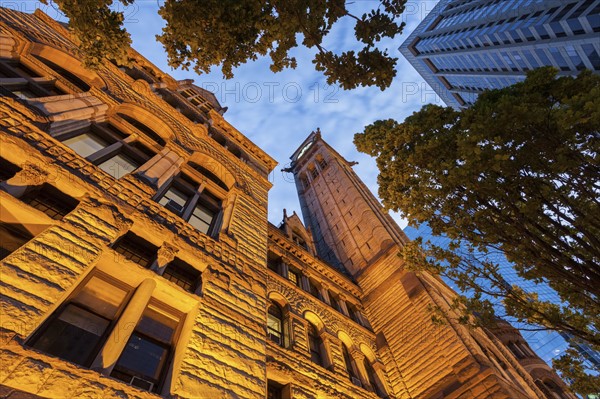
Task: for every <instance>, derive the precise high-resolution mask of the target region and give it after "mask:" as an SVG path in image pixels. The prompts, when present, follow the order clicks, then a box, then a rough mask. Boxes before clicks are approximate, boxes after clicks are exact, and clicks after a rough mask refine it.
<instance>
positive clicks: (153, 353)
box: [113, 333, 168, 383]
mask: <svg viewBox="0 0 600 399" xmlns="http://www.w3.org/2000/svg"><path fill="white" fill-rule="evenodd" d="M167 355H168V348H166V347H165V346H164V345H160V344H158V343H155V342H152V341H150V340H149V339H148V338H145V337H143V336H141V335H140V334H138V333H133V335H132V336H131V338H130V339H129V342H127V346H125V349H124V350H123V353H122V354H121V357H119V360H118V361H117V364H116V365H115V370H116V371H117V372H118V373H113V377H117V378H119V379H120V380H123V381H125V382H127V383H129V382H130V381H131V379H128V378H127V377H131V378H133V377H134V376H137V377H140V378H142V379H145V380H149V381H152V382H154V383H156V382H158V379H159V377H160V372H161V371H162V368H163V365H164V364H165V362H166V360H167Z"/></svg>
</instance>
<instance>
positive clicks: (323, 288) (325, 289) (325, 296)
mask: <svg viewBox="0 0 600 399" xmlns="http://www.w3.org/2000/svg"><path fill="white" fill-rule="evenodd" d="M328 288H329V286H328V285H326V284H324V283H321V287H320V288H319V294H320V295H321V299H322V300H323V302H325V303H326V304H328V305H330V306H331V301H330V300H329V289H328Z"/></svg>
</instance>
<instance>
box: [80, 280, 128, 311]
mask: <svg viewBox="0 0 600 399" xmlns="http://www.w3.org/2000/svg"><path fill="white" fill-rule="evenodd" d="M126 295H127V291H125V290H122V289H120V288H117V287H115V286H114V285H112V284H110V283H108V282H106V281H104V280H101V279H99V278H98V277H92V278H91V279H90V281H88V283H87V284H86V285H85V287H84V288H83V289H82V290H81V291H80V292H79V294H77V296H76V297H75V298H74V299H73V302H75V303H79V304H81V305H83V306H85V307H87V308H89V309H94V311H95V312H96V313H98V314H99V315H100V316H103V317H106V318H107V319H113V318H114V317H115V316H116V314H117V310H118V309H119V306H121V304H122V303H123V300H125V296H126Z"/></svg>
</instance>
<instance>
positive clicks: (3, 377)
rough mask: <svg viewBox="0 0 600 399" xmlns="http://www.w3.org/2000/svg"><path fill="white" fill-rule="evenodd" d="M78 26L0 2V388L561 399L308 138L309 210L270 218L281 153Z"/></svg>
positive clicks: (186, 88) (82, 393)
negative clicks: (460, 309) (92, 59)
mask: <svg viewBox="0 0 600 399" xmlns="http://www.w3.org/2000/svg"><path fill="white" fill-rule="evenodd" d="M76 43H77V41H76V39H75V38H74V37H72V36H71V35H70V34H69V32H68V30H67V29H66V28H65V27H64V26H63V25H61V24H59V23H57V22H55V21H53V20H52V19H50V18H49V17H48V16H47V15H45V14H43V13H41V12H39V11H36V13H34V14H24V13H20V12H16V11H12V10H8V9H3V8H0V82H1V84H0V130H1V147H0V163H1V165H0V209H1V212H0V222H1V223H0V251H1V252H0V268H1V269H0V272H1V274H0V289H1V293H2V296H1V300H0V306H1V307H0V396H2V397H5V398H13V399H14V398H37V397H42V398H116V397H118V398H157V397H172V398H207V399H213V398H265V397H266V398H269V399H277V398H286V399H292V398H294V399H298V398H300V399H309V398H310V399H313V398H347V399H351V398H377V397H382V398H398V399H409V398H411V399H412V398H432V399H437V398H511V399H519V398H556V397H560V398H572V397H573V396H572V395H571V394H569V393H568V392H566V391H565V390H564V389H563V388H564V385H561V384H560V380H558V382H557V383H555V384H554V385H555V386H557V387H558V388H557V389H554V392H552V391H551V390H548V389H547V390H545V391H544V390H543V389H541V388H540V384H542V385H543V384H544V383H545V382H547V381H554V380H557V377H556V376H555V375H553V374H552V373H550V374H549V376H544V377H540V378H538V379H539V380H540V381H536V380H535V377H532V375H530V374H529V373H528V370H527V369H526V367H524V366H523V365H522V364H520V363H519V360H518V359H517V357H515V355H514V354H513V353H511V350H510V347H508V346H506V345H503V344H502V343H501V342H500V341H499V339H498V338H497V336H496V335H493V334H492V335H489V336H488V335H487V334H486V332H485V331H483V330H467V329H466V328H465V327H463V326H461V325H459V324H457V323H455V322H454V321H453V319H452V312H451V311H450V308H449V305H448V304H449V302H450V301H451V300H452V297H453V296H454V293H453V292H452V291H451V290H450V289H449V288H448V287H447V286H445V285H444V284H443V283H442V282H441V281H440V280H438V279H437V278H434V277H432V276H428V275H419V276H417V275H415V274H413V273H410V272H407V271H406V270H404V265H403V264H402V261H401V260H400V258H398V257H397V256H396V253H397V252H398V249H399V248H400V247H401V246H402V245H403V243H404V242H405V241H406V237H405V236H404V234H403V233H402V232H401V230H400V229H399V228H398V227H397V226H396V225H395V223H394V222H393V221H392V220H391V219H390V218H389V216H387V215H386V214H385V213H384V212H383V210H382V209H381V207H380V205H379V204H378V203H377V201H376V200H375V198H374V197H373V196H372V194H371V193H370V192H369V191H368V190H367V189H366V187H365V186H364V185H363V184H362V182H360V180H359V179H358V177H357V176H356V175H355V174H354V172H353V171H352V169H351V164H350V163H348V162H347V161H346V160H344V159H343V158H342V157H341V156H340V155H339V154H337V153H336V152H335V151H334V150H333V149H332V148H331V147H329V146H328V145H327V144H326V143H325V142H324V141H323V140H322V138H321V137H320V134H318V133H313V134H311V135H310V136H309V138H308V139H307V140H306V141H305V142H304V143H303V145H302V146H301V148H300V149H298V150H297V151H296V152H295V154H294V156H293V158H292V159H293V162H292V167H291V169H290V170H289V171H290V172H293V173H294V176H295V177H296V181H297V186H298V192H299V195H300V198H301V203H302V208H303V209H302V213H303V215H304V217H305V222H306V227H305V225H304V224H303V223H302V221H301V220H300V218H299V217H298V215H296V214H295V213H293V214H292V215H291V216H288V215H287V214H286V215H284V219H283V222H282V224H281V225H280V226H278V227H277V226H274V225H272V224H269V223H268V221H267V193H268V190H269V188H270V187H271V184H270V182H269V180H268V174H269V172H271V171H272V170H273V169H274V167H275V166H276V162H275V161H274V160H273V159H272V158H271V157H270V156H269V155H268V154H266V153H265V152H264V151H262V150H261V149H260V148H259V147H258V146H257V145H255V144H254V143H252V142H251V141H249V140H248V139H247V138H246V137H245V136H244V135H243V134H242V133H240V132H239V131H238V130H236V129H235V128H234V127H233V126H231V125H230V124H229V123H228V122H227V121H226V120H225V119H224V118H223V112H224V110H223V109H222V108H221V106H220V105H219V103H218V101H216V99H215V98H214V96H212V95H211V94H210V93H208V92H206V91H204V90H202V89H201V88H199V87H197V86H195V85H193V82H191V81H176V80H174V79H173V78H172V77H170V76H169V75H167V74H165V73H163V72H162V71H160V70H158V69H157V68H156V67H155V66H154V65H152V64H151V63H150V62H149V61H148V60H146V59H145V58H144V57H143V56H141V55H140V54H138V53H137V52H135V51H134V50H131V51H130V54H129V56H130V58H131V60H132V63H131V65H130V66H127V67H119V66H117V65H115V64H113V63H111V62H109V61H106V62H105V63H103V64H102V65H100V66H99V67H98V68H97V69H95V70H93V71H92V70H89V69H86V68H85V67H84V66H83V65H82V64H81V62H80V61H79V59H80V57H79V50H78V48H77V44H76ZM432 305H437V306H440V307H442V308H444V309H447V310H448V315H447V316H448V320H447V323H444V324H441V325H439V324H434V323H433V322H432V321H431V317H430V313H429V311H428V307H430V306H432ZM542 380H543V381H542ZM554 385H553V386H552V387H554ZM557 395H558V396H557Z"/></svg>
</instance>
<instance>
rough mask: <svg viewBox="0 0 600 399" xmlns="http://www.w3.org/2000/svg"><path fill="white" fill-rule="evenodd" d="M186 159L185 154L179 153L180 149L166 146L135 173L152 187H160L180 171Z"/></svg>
mask: <svg viewBox="0 0 600 399" xmlns="http://www.w3.org/2000/svg"><path fill="white" fill-rule="evenodd" d="M185 161H186V159H185V158H184V156H183V154H179V151H175V150H174V149H172V148H169V147H165V148H163V149H162V150H161V151H160V152H159V153H158V154H156V155H155V156H154V157H152V158H151V159H150V160H149V161H148V162H146V163H145V164H143V165H142V166H141V167H140V168H138V170H137V171H136V172H135V175H136V176H138V177H139V178H140V179H141V180H143V181H145V182H147V183H149V184H150V185H151V186H152V187H154V188H157V189H160V188H162V187H163V186H164V184H165V183H166V182H168V181H169V180H170V179H171V178H172V177H174V176H175V175H176V174H177V173H178V172H179V170H180V167H181V165H182V164H183V163H184V162H185Z"/></svg>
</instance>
